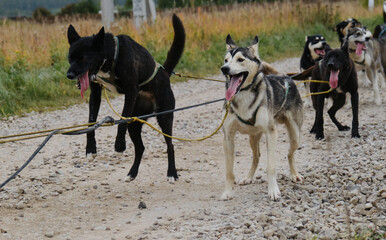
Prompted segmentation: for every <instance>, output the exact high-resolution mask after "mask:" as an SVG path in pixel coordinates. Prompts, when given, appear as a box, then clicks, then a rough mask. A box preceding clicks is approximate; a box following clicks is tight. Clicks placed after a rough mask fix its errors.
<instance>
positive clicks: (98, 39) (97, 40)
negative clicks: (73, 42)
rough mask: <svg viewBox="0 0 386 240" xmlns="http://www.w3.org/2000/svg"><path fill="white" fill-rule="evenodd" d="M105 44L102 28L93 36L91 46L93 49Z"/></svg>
mask: <svg viewBox="0 0 386 240" xmlns="http://www.w3.org/2000/svg"><path fill="white" fill-rule="evenodd" d="M104 42H105V28H104V27H102V28H101V30H99V33H98V34H97V35H95V36H94V38H93V40H92V45H93V46H94V47H100V46H103V44H104Z"/></svg>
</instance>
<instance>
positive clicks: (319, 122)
mask: <svg viewBox="0 0 386 240" xmlns="http://www.w3.org/2000/svg"><path fill="white" fill-rule="evenodd" d="M316 101H317V104H316V116H315V123H316V136H315V138H316V139H317V140H322V139H323V138H324V129H323V124H324V123H323V108H324V96H323V94H321V95H318V96H317V98H316Z"/></svg>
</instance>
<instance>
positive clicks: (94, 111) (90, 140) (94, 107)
mask: <svg viewBox="0 0 386 240" xmlns="http://www.w3.org/2000/svg"><path fill="white" fill-rule="evenodd" d="M90 89H91V94H90V102H89V116H88V122H89V123H92V122H96V121H97V118H98V113H99V108H100V105H101V95H102V87H101V86H100V85H99V84H97V83H94V82H91V81H90ZM96 153H97V147H96V141H95V131H92V132H90V133H87V144H86V156H87V157H89V156H92V157H93V158H94V157H95V156H96Z"/></svg>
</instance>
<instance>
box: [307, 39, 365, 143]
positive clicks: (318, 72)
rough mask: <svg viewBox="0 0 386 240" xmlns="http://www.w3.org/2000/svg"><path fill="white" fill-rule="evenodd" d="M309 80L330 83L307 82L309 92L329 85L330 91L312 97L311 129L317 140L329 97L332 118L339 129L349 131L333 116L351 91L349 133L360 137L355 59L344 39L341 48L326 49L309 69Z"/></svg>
mask: <svg viewBox="0 0 386 240" xmlns="http://www.w3.org/2000/svg"><path fill="white" fill-rule="evenodd" d="M312 79H320V80H324V81H328V82H329V83H328V84H327V83H314V82H312V83H311V84H310V90H311V92H322V91H327V90H328V89H329V88H332V89H333V90H332V91H331V92H330V93H327V94H319V95H313V96H312V103H313V107H314V109H315V122H314V125H313V126H312V129H311V131H310V132H311V133H315V138H316V139H317V140H321V139H323V138H324V130H323V108H324V100H325V98H330V97H331V98H332V100H333V104H332V107H331V108H330V109H329V110H328V114H329V116H330V118H331V120H332V121H333V122H334V124H335V125H336V126H337V127H338V129H339V131H348V130H350V127H348V126H343V125H342V124H341V123H340V122H338V120H337V119H336V117H335V114H336V112H337V111H338V110H339V109H340V108H342V107H343V105H344V104H345V102H346V93H350V95H351V107H352V115H353V120H352V130H351V136H352V137H353V138H360V135H359V132H358V124H359V123H358V101H359V96H358V79H357V73H356V70H355V65H354V62H353V61H352V60H351V58H350V57H349V53H348V43H347V42H346V43H345V44H343V46H342V48H341V49H333V50H330V51H328V52H327V54H326V55H325V56H324V58H323V59H322V60H321V61H319V63H317V64H315V67H314V68H313V70H312Z"/></svg>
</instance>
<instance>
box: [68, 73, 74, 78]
mask: <svg viewBox="0 0 386 240" xmlns="http://www.w3.org/2000/svg"><path fill="white" fill-rule="evenodd" d="M67 78H68V79H74V78H75V74H74V73H73V72H67Z"/></svg>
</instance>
